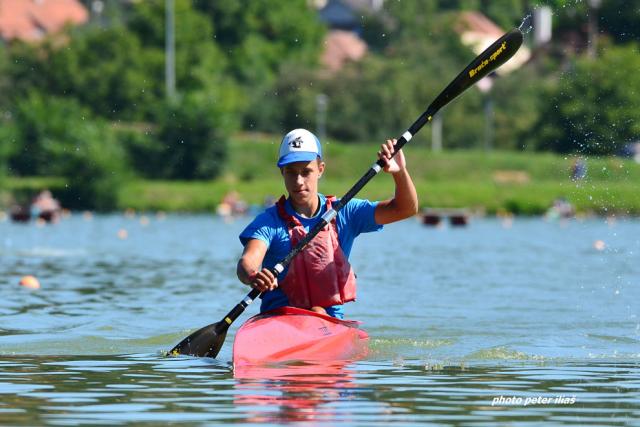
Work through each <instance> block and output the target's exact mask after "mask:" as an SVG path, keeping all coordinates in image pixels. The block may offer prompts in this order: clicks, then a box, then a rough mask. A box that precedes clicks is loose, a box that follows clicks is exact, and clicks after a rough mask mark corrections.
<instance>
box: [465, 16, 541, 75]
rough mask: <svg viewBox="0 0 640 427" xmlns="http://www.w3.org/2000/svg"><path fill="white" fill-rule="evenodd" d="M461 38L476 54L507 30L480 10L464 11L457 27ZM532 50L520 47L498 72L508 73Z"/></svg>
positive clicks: (524, 60)
mask: <svg viewBox="0 0 640 427" xmlns="http://www.w3.org/2000/svg"><path fill="white" fill-rule="evenodd" d="M455 29H456V31H457V33H458V34H460V40H461V41H462V43H463V44H464V45H466V46H469V47H470V48H471V50H473V52H474V53H475V54H476V55H479V54H480V53H481V52H482V51H484V50H485V49H486V48H488V47H489V46H491V44H492V43H493V42H494V41H496V40H497V39H499V38H500V37H501V36H502V35H503V34H504V33H505V31H504V30H503V29H502V28H500V27H499V26H497V25H496V24H495V23H494V22H493V21H491V20H490V19H489V18H487V17H486V16H485V15H483V14H482V13H480V12H475V11H468V12H462V13H461V14H460V15H459V17H458V21H457V25H456V27H455ZM530 57H531V52H530V51H529V49H528V48H527V47H526V46H522V47H520V49H519V50H518V51H517V52H516V54H515V55H514V56H513V57H512V58H511V59H510V60H509V61H507V62H506V63H505V64H503V65H502V66H501V67H500V68H498V69H497V70H496V73H498V74H507V73H509V72H511V71H513V70H515V69H517V68H519V67H520V66H521V65H523V64H524V63H525V62H527V61H528V60H529V58H530Z"/></svg>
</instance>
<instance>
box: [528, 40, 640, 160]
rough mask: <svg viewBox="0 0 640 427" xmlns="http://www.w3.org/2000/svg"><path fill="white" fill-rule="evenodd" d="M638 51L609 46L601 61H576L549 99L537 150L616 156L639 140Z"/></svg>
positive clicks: (539, 126)
mask: <svg viewBox="0 0 640 427" xmlns="http://www.w3.org/2000/svg"><path fill="white" fill-rule="evenodd" d="M638 69H640V55H639V54H638V46H637V45H635V44H630V45H626V46H619V47H609V48H608V49H606V50H604V51H603V52H602V55H601V56H600V57H599V58H598V60H591V59H589V58H579V59H577V60H576V61H575V62H574V64H573V67H572V68H571V69H570V70H569V71H567V72H566V73H564V74H562V75H561V76H560V79H559V81H558V83H557V84H556V85H555V87H553V88H551V89H550V90H549V92H548V93H547V94H546V95H547V96H546V97H545V98H543V99H546V104H545V106H544V111H543V112H542V114H541V118H540V120H539V121H538V123H537V125H536V127H535V128H534V132H535V133H537V135H539V137H540V144H539V145H538V148H539V149H552V150H554V151H559V152H580V153H585V154H612V153H615V152H617V151H618V150H619V149H620V148H621V146H622V145H623V144H625V143H627V142H630V141H632V140H635V139H637V138H638V135H640V123H638V121H637V120H636V119H637V116H638V114H639V113H640V98H639V97H638V96H637V95H638V94H639V93H640V75H638V73H637V70H638Z"/></svg>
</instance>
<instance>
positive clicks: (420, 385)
mask: <svg viewBox="0 0 640 427" xmlns="http://www.w3.org/2000/svg"><path fill="white" fill-rule="evenodd" d="M247 221H248V218H245V219H239V220H236V221H235V222H233V223H225V222H224V221H222V220H220V219H217V218H214V217H210V216H179V215H169V216H167V217H166V218H158V217H156V216H153V215H150V216H148V217H145V218H142V217H141V216H135V217H125V216H122V215H111V216H97V217H94V218H93V219H91V220H88V219H85V218H83V217H82V216H81V215H74V216H72V217H71V218H69V219H66V220H64V221H62V222H61V223H59V224H56V225H53V226H46V227H37V226H35V225H34V224H31V225H27V226H24V225H16V224H12V223H9V222H0V424H2V425H20V424H22V425H41V424H48V425H77V424H83V425H86V424H98V425H117V424H125V423H137V424H163V423H187V424H194V425H202V424H206V425H216V424H230V423H233V424H240V425H258V424H261V423H268V424H272V425H285V424H292V423H302V424H308V425H327V426H332V425H336V424H340V425H354V426H356V425H362V426H365V425H386V424H394V425H416V424H420V425H429V424H433V425H441V424H451V425H496V424H509V425H533V424H537V423H539V422H540V421H546V422H548V423H549V424H553V425H631V424H637V423H638V420H639V419H640V317H639V316H640V303H639V301H640V221H638V220H622V219H621V220H618V221H609V222H607V221H605V220H604V219H590V220H584V221H576V220H572V221H568V222H545V221H544V220H542V219H535V218H532V219H520V218H516V219H515V220H514V222H513V223H512V224H505V223H503V222H501V221H500V220H497V219H477V220H473V221H472V222H471V224H470V225H469V226H468V227H466V228H449V227H444V228H441V229H434V228H427V227H425V226H423V225H421V224H420V223H419V222H418V221H413V220H410V221H406V222H404V223H401V224H396V225H393V226H388V227H386V228H385V230H384V231H383V232H381V233H373V234H369V235H364V236H361V237H360V238H359V239H358V241H357V242H356V245H355V247H354V251H353V254H352V262H353V264H354V268H355V269H356V271H357V272H358V278H359V286H360V288H359V300H358V302H357V303H354V304H350V305H348V306H347V310H346V311H347V317H349V318H353V319H359V320H361V321H363V327H364V328H365V329H366V330H367V331H368V332H369V334H370V335H371V354H370V355H369V357H368V358H367V359H365V360H362V361H358V362H354V363H348V364H336V365H332V366H314V365H309V364H297V365H294V366H282V367H273V368H264V369H260V370H250V371H246V372H236V373H233V372H232V371H231V369H230V359H231V344H232V341H233V334H230V336H228V337H227V340H226V343H225V346H224V347H223V349H222V352H221V353H220V355H219V358H218V359H217V360H213V359H197V358H190V357H178V358H167V357H164V356H163V351H166V350H168V349H169V348H171V347H172V346H173V345H175V344H176V343H177V342H178V341H180V340H181V339H182V338H184V337H185V336H186V335H188V334H189V333H190V332H191V331H192V330H194V329H195V328H198V327H201V326H204V325H206V324H209V323H213V322H217V321H219V320H220V319H221V317H222V316H223V315H224V314H225V313H226V312H227V311H228V310H229V309H230V308H231V307H232V306H233V305H235V304H236V303H237V302H238V301H239V300H240V299H242V297H244V295H245V294H246V292H247V290H248V288H246V287H244V286H242V285H241V284H240V283H239V282H238V281H237V279H236V278H235V262H236V260H237V258H238V256H239V255H240V250H241V247H240V244H239V242H238V239H237V234H238V233H239V231H240V230H241V229H242V228H243V227H244V225H245V224H246V222H247ZM120 230H126V231H127V238H124V239H123V238H120V237H118V232H119V231H120ZM120 233H121V234H122V231H120ZM597 241H602V242H600V243H598V244H596V242H597ZM596 246H598V248H596ZM603 246H604V247H603ZM26 274H33V275H35V276H37V277H38V278H39V279H40V282H41V284H42V287H41V289H39V290H36V291H30V290H28V289H25V288H22V287H20V286H19V285H18V282H19V280H20V278H21V277H22V276H24V275H26ZM257 309H258V307H257V304H254V305H253V306H251V307H250V308H249V309H248V310H247V313H245V314H244V315H243V317H242V318H241V320H244V319H246V318H248V317H249V315H252V314H254V313H256V312H257ZM238 323H240V322H238ZM237 326H238V325H236V324H234V325H233V326H232V328H231V330H232V331H235V330H236V329H237Z"/></svg>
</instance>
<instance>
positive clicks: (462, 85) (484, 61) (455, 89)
mask: <svg viewBox="0 0 640 427" xmlns="http://www.w3.org/2000/svg"><path fill="white" fill-rule="evenodd" d="M522 40H523V36H522V32H520V30H519V29H517V28H514V29H513V30H511V31H509V32H508V33H506V34H505V35H503V36H502V37H500V38H499V39H498V40H496V41H495V42H494V43H493V44H492V45H491V46H489V47H488V48H487V49H486V50H485V51H484V52H482V53H481V54H480V55H478V56H477V57H476V58H475V59H474V60H473V61H472V62H471V63H470V64H469V65H468V66H467V68H465V69H464V70H463V71H462V72H461V73H460V74H458V76H457V77H456V78H455V79H454V80H453V81H452V82H451V83H449V85H448V86H447V87H446V88H445V89H444V90H443V91H442V92H441V93H440V94H439V95H438V97H437V98H436V99H435V100H434V101H433V102H432V103H431V104H430V105H429V107H427V109H426V110H425V112H424V113H422V115H420V117H418V119H417V120H416V121H415V122H414V123H413V124H412V125H411V126H410V127H409V129H408V130H407V131H406V132H405V133H404V134H402V136H401V137H400V138H398V140H397V142H396V145H395V149H394V152H393V154H392V156H395V154H396V153H397V152H398V151H400V149H402V147H403V146H404V145H405V144H406V143H407V142H409V141H410V140H411V138H412V137H413V136H414V135H415V134H416V133H418V131H419V130H420V129H422V127H423V126H424V125H425V124H426V123H428V122H430V121H431V120H432V118H433V115H434V114H436V113H437V112H438V111H439V110H440V109H441V108H442V107H444V106H445V105H447V104H448V103H449V102H451V101H452V100H453V99H454V98H456V97H457V96H458V95H460V94H461V93H462V92H464V91H465V90H466V89H467V88H469V87H470V86H472V85H473V84H474V83H476V82H477V81H478V80H480V79H482V78H483V77H485V76H486V75H487V74H489V73H490V72H492V71H494V70H495V69H496V68H498V67H499V66H500V65H502V64H504V63H505V62H506V61H507V60H509V58H511V57H512V56H513V55H514V54H515V53H516V51H517V50H518V49H519V48H520V45H522ZM385 163H386V162H385V161H384V160H382V159H378V161H376V162H375V163H374V164H373V165H372V166H371V168H369V170H368V171H367V172H366V173H365V174H364V175H363V176H362V178H360V179H359V180H358V182H356V183H355V184H354V185H353V187H351V189H350V190H349V191H347V193H346V194H345V195H344V196H343V197H342V198H341V199H340V200H339V201H338V202H337V203H335V204H334V205H333V208H332V209H330V210H329V211H328V212H326V213H325V214H324V215H323V216H322V219H321V220H320V221H319V222H318V223H317V224H316V225H315V226H314V227H313V228H312V229H311V230H309V233H307V235H306V236H305V237H304V238H303V239H302V240H301V241H300V242H298V244H297V245H296V246H295V247H294V248H293V249H292V250H291V252H289V254H288V255H287V256H286V257H285V258H284V259H283V260H282V261H280V262H279V263H278V264H276V265H275V266H274V267H273V268H271V269H270V270H271V272H272V273H273V275H274V276H276V277H277V276H278V274H280V273H281V272H282V271H284V269H285V268H286V267H287V266H288V265H289V264H290V263H291V260H293V258H294V257H295V256H296V255H298V253H300V252H301V251H302V250H303V249H304V248H305V247H306V246H307V244H308V243H309V242H310V241H311V239H313V238H314V237H315V236H316V235H317V234H318V233H319V232H320V230H322V229H323V228H324V227H325V226H326V225H327V224H328V223H329V222H331V220H332V219H333V218H335V216H336V215H337V214H338V211H340V209H342V207H343V206H344V205H346V204H347V203H348V202H349V201H350V200H351V199H352V198H353V197H354V196H355V195H356V194H358V192H359V191H360V190H361V189H362V188H363V187H364V186H365V185H367V183H368V182H369V181H370V180H371V179H372V178H373V177H374V176H376V175H377V174H378V172H380V170H381V169H382V168H383V167H384V166H385ZM260 294H261V292H260V291H259V290H257V289H253V290H252V291H251V292H249V293H248V294H247V296H246V297H245V298H244V299H243V300H242V301H241V302H240V303H238V304H237V305H236V306H235V307H234V308H233V309H232V310H231V311H230V312H229V313H227V315H226V316H225V317H224V319H223V321H222V322H220V323H219V325H220V326H221V327H222V328H223V329H224V330H225V331H226V329H228V327H229V325H231V324H232V323H233V322H234V321H235V320H236V319H237V318H238V317H239V316H240V315H241V314H242V313H243V312H244V310H245V309H246V308H247V307H248V306H249V304H251V303H252V302H253V300H255V299H256V298H258V297H259V296H260ZM221 332H222V331H221Z"/></svg>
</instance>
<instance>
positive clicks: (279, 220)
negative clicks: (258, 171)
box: [237, 129, 418, 319]
mask: <svg viewBox="0 0 640 427" xmlns="http://www.w3.org/2000/svg"><path fill="white" fill-rule="evenodd" d="M395 143H396V140H387V141H386V142H385V143H384V144H382V146H381V148H380V151H379V152H378V157H379V158H380V159H383V160H384V161H385V162H386V166H385V167H384V171H385V172H387V173H389V174H391V175H392V177H393V180H394V182H395V196H394V197H393V198H392V199H389V200H383V201H379V202H370V201H368V200H362V199H355V198H354V199H351V200H350V201H349V202H348V203H347V204H346V205H345V206H344V207H343V208H342V209H341V210H340V211H339V212H338V215H337V217H336V218H335V219H333V220H332V221H331V223H330V224H329V225H328V226H327V227H325V229H324V230H322V231H321V232H320V233H318V235H316V236H315V237H314V238H313V240H311V242H310V243H309V244H308V246H307V247H306V248H305V249H304V250H303V251H302V252H300V253H299V254H298V255H297V256H296V257H295V258H294V259H293V261H292V262H291V264H290V265H289V267H288V268H287V269H286V270H285V271H284V272H282V274H280V275H279V276H278V277H277V278H276V277H274V275H273V274H272V273H271V271H270V270H269V269H270V268H272V267H273V266H274V265H275V264H276V263H278V262H279V261H281V260H282V259H283V258H285V257H286V256H287V254H288V253H289V252H290V250H291V249H292V248H293V247H294V246H295V244H296V243H297V242H298V241H300V240H301V239H302V238H303V237H304V235H306V233H307V232H308V231H309V230H310V229H311V228H312V227H313V226H314V225H315V224H316V223H318V222H319V221H320V220H321V217H322V215H323V214H324V213H325V212H326V211H327V210H328V209H330V208H331V205H332V204H333V203H335V202H336V199H335V198H332V197H327V196H324V195H323V194H320V193H318V181H319V179H320V177H322V174H323V173H324V170H325V164H324V162H323V160H322V147H321V146H320V141H319V140H318V138H316V136H315V135H313V134H312V133H311V132H309V131H307V130H305V129H295V130H292V131H291V132H289V133H288V134H286V135H285V137H284V138H283V140H282V143H281V144H280V152H279V159H278V167H279V168H280V172H281V174H282V177H283V180H284V185H285V188H286V190H287V194H288V197H287V198H285V197H284V196H282V198H281V199H280V200H279V201H278V203H276V205H275V206H273V207H270V208H268V209H266V210H265V211H264V212H263V213H261V214H260V215H258V216H257V217H256V218H255V219H254V220H253V221H252V222H251V223H250V224H249V225H248V226H247V227H246V228H245V229H244V231H242V233H240V241H241V242H242V244H243V245H244V251H243V253H242V257H241V258H240V260H239V261H238V268H237V273H238V278H239V279H240V281H242V282H243V283H245V284H248V285H250V286H251V287H253V288H255V289H258V290H259V291H261V292H263V294H262V304H261V306H260V311H261V312H264V311H268V310H272V309H275V308H279V307H283V306H286V305H291V306H295V307H300V308H306V309H309V310H313V311H317V312H320V313H326V314H329V315H331V316H334V317H337V318H340V319H341V318H343V317H344V311H343V308H342V305H343V304H344V303H346V302H349V301H353V300H355V296H356V295H355V288H356V285H355V274H354V273H353V270H352V269H351V266H350V265H349V261H348V258H349V254H350V252H351V247H352V245H353V241H354V239H355V238H356V237H357V236H358V235H359V234H360V233H368V232H372V231H378V230H380V229H382V226H383V225H384V224H389V223H392V222H396V221H400V220H402V219H405V218H408V217H410V216H413V215H415V214H416V212H417V210H418V196H417V194H416V189H415V187H414V185H413V181H412V180H411V176H410V175H409V172H408V171H407V168H406V161H405V158H404V154H403V153H402V150H400V151H399V152H398V154H396V155H395V157H393V158H392V157H391V153H392V152H393V146H394V144H395Z"/></svg>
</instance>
